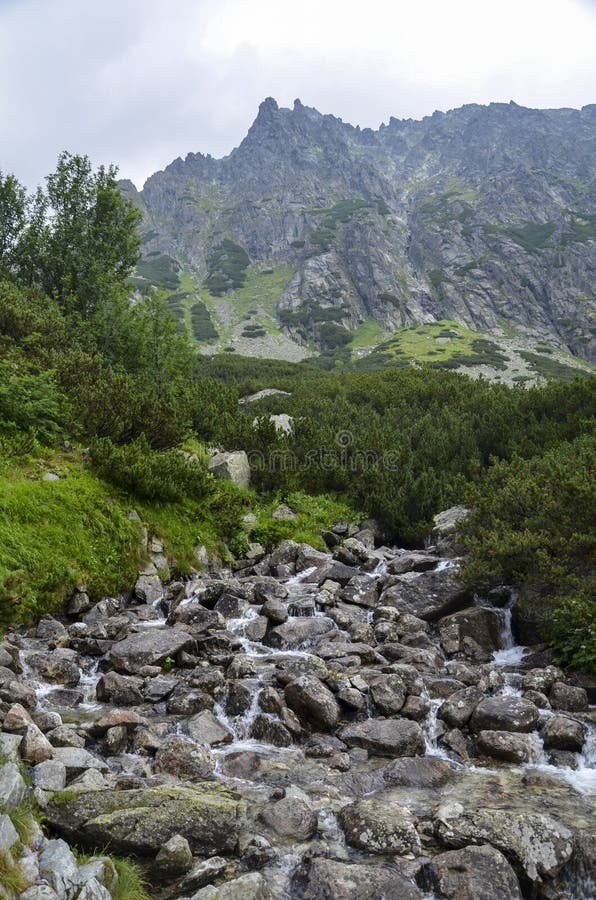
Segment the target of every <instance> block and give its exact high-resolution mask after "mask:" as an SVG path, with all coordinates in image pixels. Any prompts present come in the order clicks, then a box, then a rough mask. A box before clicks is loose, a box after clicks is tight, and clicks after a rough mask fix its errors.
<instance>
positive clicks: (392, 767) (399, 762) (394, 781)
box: [380, 756, 456, 789]
mask: <svg viewBox="0 0 596 900" xmlns="http://www.w3.org/2000/svg"><path fill="white" fill-rule="evenodd" d="M380 773H381V775H382V779H383V784H384V785H385V786H386V787H397V786H405V787H412V788H415V789H421V788H439V787H442V786H443V785H444V784H447V783H448V782H450V781H452V780H453V779H454V778H455V777H456V770H455V768H454V767H453V766H452V765H450V764H449V763H448V762H446V761H445V760H444V759H439V758H438V757H436V756H412V757H403V758H402V759H394V760H393V761H392V762H390V763H387V765H384V766H383V767H382V768H381V769H380Z"/></svg>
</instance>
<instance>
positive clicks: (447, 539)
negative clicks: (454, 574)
mask: <svg viewBox="0 0 596 900" xmlns="http://www.w3.org/2000/svg"><path fill="white" fill-rule="evenodd" d="M469 512H470V510H469V509H466V507H465V506H451V507H450V508H449V509H445V510H443V512H440V513H437V515H436V516H435V517H434V519H433V530H432V531H431V533H430V539H431V541H432V543H433V544H434V545H435V547H436V548H437V550H438V551H439V553H441V554H443V555H444V556H450V555H452V554H455V553H461V552H463V549H464V548H463V545H462V543H461V541H459V540H458V537H457V529H458V526H459V525H460V524H461V523H462V522H463V521H464V519H465V518H466V517H467V516H468V514H469Z"/></svg>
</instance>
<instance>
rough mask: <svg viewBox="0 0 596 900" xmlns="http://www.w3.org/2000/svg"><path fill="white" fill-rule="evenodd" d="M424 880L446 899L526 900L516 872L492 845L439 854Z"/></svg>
mask: <svg viewBox="0 0 596 900" xmlns="http://www.w3.org/2000/svg"><path fill="white" fill-rule="evenodd" d="M424 881H425V884H426V886H427V887H428V888H429V889H430V890H431V891H432V892H433V893H434V894H435V895H436V896H439V897H441V898H444V900H495V898H496V897H498V898H499V900H522V893H521V890H520V887H519V883H518V880H517V878H516V875H515V872H514V871H513V869H512V868H511V866H510V865H509V863H508V862H507V860H506V859H505V857H504V856H503V854H502V853H500V852H499V851H498V850H495V848H494V847H491V846H490V845H489V844H481V845H480V846H479V847H474V846H472V847H464V848H463V849H461V850H449V851H447V853H439V855H438V856H435V857H433V859H432V860H431V861H430V863H428V865H427V866H425V868H424Z"/></svg>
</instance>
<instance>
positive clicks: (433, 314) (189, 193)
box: [125, 97, 596, 358]
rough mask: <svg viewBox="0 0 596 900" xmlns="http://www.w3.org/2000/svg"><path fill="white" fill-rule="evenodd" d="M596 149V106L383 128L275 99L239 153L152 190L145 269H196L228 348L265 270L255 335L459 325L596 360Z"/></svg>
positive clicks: (509, 109) (332, 337)
mask: <svg viewBox="0 0 596 900" xmlns="http://www.w3.org/2000/svg"><path fill="white" fill-rule="evenodd" d="M595 145H596V105H590V106H586V107H584V108H583V109H581V110H573V109H541V110H535V109H526V108H524V107H522V106H519V105H518V104H516V103H515V102H514V101H510V102H509V103H491V104H490V105H488V106H480V105H478V104H468V105H465V106H462V107H460V108H458V109H454V110H450V111H448V112H440V111H436V112H435V113H433V114H432V115H431V116H427V117H425V118H423V119H421V120H420V121H415V120H412V119H397V118H395V117H391V118H390V119H389V122H388V123H387V124H383V125H380V127H379V128H378V129H376V130H375V129H371V128H362V129H361V128H358V127H355V126H353V125H351V124H348V123H344V122H342V120H341V119H339V118H337V117H335V116H333V115H323V114H321V113H320V112H319V111H318V110H316V109H314V108H312V107H309V106H306V105H305V104H303V103H302V101H301V100H299V99H296V100H295V101H294V104H293V107H292V108H286V107H280V106H279V105H278V103H277V101H276V100H274V99H273V98H272V97H268V98H266V99H265V100H264V101H263V102H262V103H261V104H260V106H259V110H258V114H257V116H256V118H255V120H254V122H253V124H252V125H251V127H250V129H249V131H248V133H247V135H246V137H245V138H244V140H243V141H242V142H241V144H240V145H239V146H238V147H237V148H236V149H235V150H233V151H232V152H231V153H230V155H229V156H227V157H225V158H223V159H219V160H217V159H213V158H212V157H210V156H204V155H202V154H201V153H189V154H188V155H187V156H186V157H185V158H184V159H182V158H178V159H176V160H175V161H174V162H172V163H171V164H170V165H169V166H168V167H167V168H166V169H165V170H164V171H163V172H158V173H156V174H155V175H153V176H151V177H150V178H149V179H148V180H147V182H146V184H145V186H144V188H143V190H142V191H141V192H140V193H138V194H136V192H135V201H136V202H137V203H138V204H139V205H140V207H141V209H142V211H143V215H144V243H143V250H144V254H145V256H144V260H143V261H142V263H141V265H140V267H139V275H140V277H146V278H148V280H152V281H157V282H158V283H159V281H160V278H161V281H162V283H164V280H165V282H166V283H167V286H168V287H176V285H177V283H178V278H179V270H180V269H181V268H182V269H184V270H186V271H187V272H188V273H189V275H192V276H193V277H194V279H195V284H196V286H197V288H198V292H199V294H200V298H201V302H202V303H204V304H205V309H206V311H207V314H208V316H210V317H211V322H212V330H213V329H214V330H215V332H218V333H219V339H220V342H221V341H225V340H226V339H227V337H228V336H229V335H231V334H232V332H231V331H230V328H229V324H226V321H227V319H229V315H228V313H226V312H225V310H224V306H225V305H226V302H227V309H228V312H229V310H230V309H231V310H232V312H233V314H234V315H235V316H236V313H237V311H236V310H235V306H234V303H235V297H236V296H237V293H238V291H239V290H240V289H241V287H242V285H244V284H245V283H247V282H246V278H248V283H249V284H250V285H251V286H252V287H253V288H254V291H253V293H252V295H251V296H252V297H253V298H254V302H253V303H252V304H251V303H249V302H248V301H247V302H246V303H245V304H244V306H243V311H242V313H241V315H242V316H243V317H244V318H245V320H246V323H247V325H246V327H247V328H248V329H249V331H250V329H252V331H253V332H257V331H259V330H261V331H263V330H264V331H267V329H268V328H269V329H270V330H271V329H273V330H275V329H277V331H279V330H281V332H282V333H283V334H285V335H286V337H290V338H291V339H292V340H293V341H294V342H297V343H298V344H302V345H306V344H307V343H309V342H310V343H311V344H312V343H313V342H314V345H318V346H321V347H329V346H337V345H338V343H341V342H345V341H346V340H349V339H350V335H351V334H352V333H353V332H354V330H355V329H357V328H359V327H360V326H361V325H363V323H364V324H365V323H367V322H371V321H372V322H377V323H378V326H379V329H380V330H381V331H383V330H384V331H385V332H390V331H393V330H395V329H396V328H399V327H403V326H407V325H412V324H416V323H425V322H430V321H436V320H442V319H450V320H454V321H456V322H460V323H461V324H463V325H465V326H468V327H470V328H475V329H479V330H483V331H498V330H502V329H505V330H507V329H516V330H518V331H521V332H522V333H524V332H525V333H528V334H532V335H533V336H534V337H538V338H541V339H543V340H545V341H547V342H551V343H554V344H556V345H559V346H561V347H564V348H568V349H569V350H571V351H572V352H574V353H577V354H579V355H582V356H585V357H588V358H589V357H594V354H595V349H594V287H593V284H594V271H595V269H596V177H595V176H596V161H595V156H594V146H595ZM125 190H127V192H128V193H132V192H131V186H130V185H127V186H126V188H125ZM226 242H227V243H226ZM222 248H223V249H222ZM226 248H227V249H226ZM233 248H237V249H236V250H234V249H233ZM245 257H246V258H245ZM156 261H159V265H158V263H157V262H156ZM240 261H242V263H240ZM239 266H240V268H238V267H239ZM242 267H244V268H242ZM166 270H167V271H166ZM164 271H165V274H164ZM263 271H272V272H273V276H272V277H270V279H269V282H267V279H266V278H265V277H264V276H263ZM160 273H161V274H160ZM272 285H275V289H274V288H273V287H272ZM226 298H227V301H226ZM222 304H223V306H222ZM238 315H240V313H238ZM236 324H238V325H239V324H240V320H239V319H238V321H237V322H236ZM200 333H201V332H200V329H198V331H197V334H199V335H200ZM260 337H262V335H260ZM244 343H245V344H246V343H248V344H249V345H250V340H249V339H248V337H247V341H245V342H244ZM243 352H246V348H244V347H243Z"/></svg>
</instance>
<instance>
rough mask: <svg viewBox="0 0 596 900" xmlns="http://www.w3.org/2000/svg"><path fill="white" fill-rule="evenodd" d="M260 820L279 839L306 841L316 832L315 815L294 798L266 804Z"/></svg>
mask: <svg viewBox="0 0 596 900" xmlns="http://www.w3.org/2000/svg"><path fill="white" fill-rule="evenodd" d="M261 818H262V819H263V822H265V824H266V825H268V826H269V828H271V829H272V830H273V831H274V832H275V833H276V834H278V835H279V836H280V837H285V838H292V839H293V840H295V841H307V840H308V839H309V838H311V837H312V836H313V834H314V833H315V831H316V830H317V817H316V815H315V814H314V812H313V811H312V809H311V808H310V806H308V804H306V803H305V802H304V801H303V800H299V799H298V798H296V797H285V798H284V799H283V800H278V801H277V802H276V803H268V804H267V805H266V806H265V807H264V808H263V811H262V812H261Z"/></svg>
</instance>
